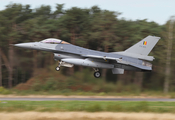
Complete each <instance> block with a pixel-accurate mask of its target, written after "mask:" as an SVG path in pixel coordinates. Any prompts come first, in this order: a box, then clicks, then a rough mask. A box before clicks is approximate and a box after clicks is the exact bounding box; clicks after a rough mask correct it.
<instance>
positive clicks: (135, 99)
mask: <svg viewBox="0 0 175 120" xmlns="http://www.w3.org/2000/svg"><path fill="white" fill-rule="evenodd" d="M0 101H162V102H175V99H169V98H23V97H18V98H5V97H1V98H0Z"/></svg>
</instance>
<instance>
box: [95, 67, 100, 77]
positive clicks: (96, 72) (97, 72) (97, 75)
mask: <svg viewBox="0 0 175 120" xmlns="http://www.w3.org/2000/svg"><path fill="white" fill-rule="evenodd" d="M94 70H95V72H94V77H96V78H99V77H100V76H101V73H100V72H99V69H98V68H94Z"/></svg>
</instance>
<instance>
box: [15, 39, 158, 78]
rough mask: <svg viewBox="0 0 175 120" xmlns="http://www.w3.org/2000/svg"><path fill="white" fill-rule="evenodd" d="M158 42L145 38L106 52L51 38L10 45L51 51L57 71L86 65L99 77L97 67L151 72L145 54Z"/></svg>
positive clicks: (119, 72) (120, 72)
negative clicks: (56, 62)
mask: <svg viewBox="0 0 175 120" xmlns="http://www.w3.org/2000/svg"><path fill="white" fill-rule="evenodd" d="M159 39H160V37H155V36H147V37H146V38H144V39H142V40H141V41H139V42H138V43H136V44H134V45H133V46H131V47H130V48H128V49H126V50H125V51H121V52H109V53H106V52H101V51H95V50H90V49H86V48H83V47H79V46H76V45H73V44H70V43H68V42H66V41H63V40H60V39H55V38H48V39H45V40H42V41H40V42H29V43H19V44H14V46H17V47H21V48H27V49H35V50H41V51H48V52H52V53H53V54H54V59H55V60H56V61H58V66H57V67H56V70H57V71H59V70H60V67H61V66H65V67H73V66H74V65H80V66H87V67H92V68H93V69H94V71H95V72H94V76H95V77H96V78H99V77H100V76H101V73H100V71H99V68H104V69H111V70H112V73H113V74H124V71H125V70H131V71H151V70H152V64H151V63H149V62H147V61H153V60H154V57H153V56H148V54H149V53H150V51H151V50H152V49H153V47H154V46H155V45H156V43H157V42H158V41H159Z"/></svg>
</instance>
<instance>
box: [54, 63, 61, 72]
mask: <svg viewBox="0 0 175 120" xmlns="http://www.w3.org/2000/svg"><path fill="white" fill-rule="evenodd" d="M61 64H62V61H60V62H59V64H58V66H57V67H56V68H55V70H56V71H59V70H60V67H61Z"/></svg>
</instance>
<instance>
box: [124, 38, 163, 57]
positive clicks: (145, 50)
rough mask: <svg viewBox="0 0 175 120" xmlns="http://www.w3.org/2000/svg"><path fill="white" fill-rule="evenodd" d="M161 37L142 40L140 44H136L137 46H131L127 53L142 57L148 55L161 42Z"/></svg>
mask: <svg viewBox="0 0 175 120" xmlns="http://www.w3.org/2000/svg"><path fill="white" fill-rule="evenodd" d="M159 39H160V37H155V36H147V37H146V38H144V39H142V40H141V41H140V42H138V43H136V44H135V45H133V46H131V47H130V48H128V49H127V50H125V52H127V53H135V54H140V55H148V54H149V53H150V52H151V50H152V49H153V47H154V46H155V45H156V43H157V42H158V41H159Z"/></svg>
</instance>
